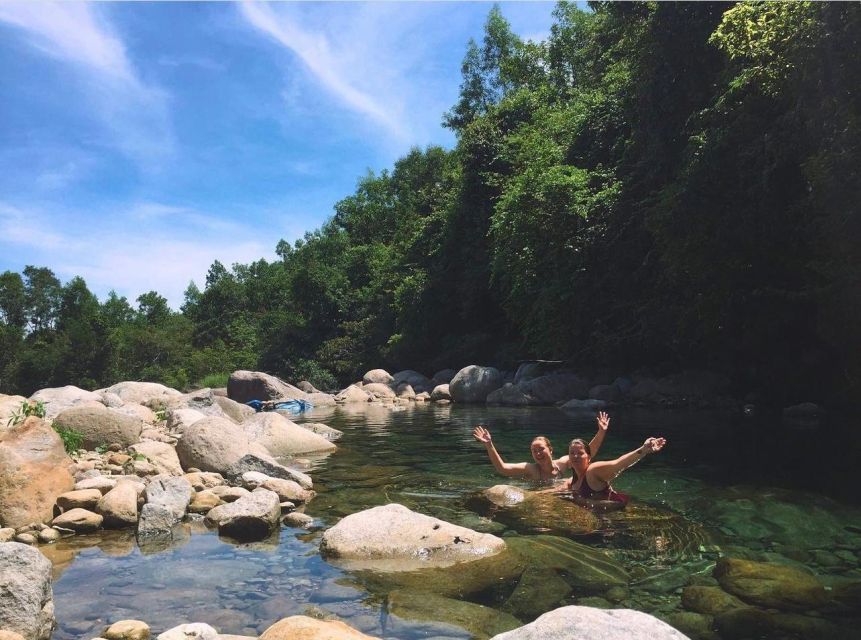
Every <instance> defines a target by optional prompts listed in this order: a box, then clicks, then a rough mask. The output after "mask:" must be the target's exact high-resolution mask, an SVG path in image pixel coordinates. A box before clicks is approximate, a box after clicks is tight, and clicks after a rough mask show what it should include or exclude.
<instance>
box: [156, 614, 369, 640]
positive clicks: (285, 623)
mask: <svg viewBox="0 0 861 640" xmlns="http://www.w3.org/2000/svg"><path fill="white" fill-rule="evenodd" d="M166 640H167V639H166ZM260 640H379V638H376V637H375V636H366V635H365V634H364V633H361V632H359V631H356V630H355V629H353V628H352V627H350V626H348V625H346V624H344V623H343V622H340V621H338V620H318V619H316V618H309V617H308V616H290V617H289V618H283V619H281V620H279V621H278V622H276V623H275V624H273V625H272V626H271V627H269V628H268V629H266V631H264V632H263V634H262V635H261V636H260Z"/></svg>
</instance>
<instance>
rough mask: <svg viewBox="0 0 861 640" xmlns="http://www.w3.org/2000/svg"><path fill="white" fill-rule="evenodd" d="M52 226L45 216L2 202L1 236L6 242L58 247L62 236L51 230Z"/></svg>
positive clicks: (34, 246)
mask: <svg viewBox="0 0 861 640" xmlns="http://www.w3.org/2000/svg"><path fill="white" fill-rule="evenodd" d="M50 228H51V227H50V225H49V223H48V220H47V218H46V217H45V216H43V215H41V214H39V213H37V212H35V211H32V210H27V211H25V210H24V209H20V208H18V207H15V206H13V205H11V204H7V203H4V202H0V238H2V239H3V243H4V244H8V245H18V246H21V247H25V248H43V247H44V248H46V249H56V248H57V247H59V246H60V244H61V242H62V237H61V236H60V235H58V234H56V233H53V232H52V231H50ZM0 246H2V245H0Z"/></svg>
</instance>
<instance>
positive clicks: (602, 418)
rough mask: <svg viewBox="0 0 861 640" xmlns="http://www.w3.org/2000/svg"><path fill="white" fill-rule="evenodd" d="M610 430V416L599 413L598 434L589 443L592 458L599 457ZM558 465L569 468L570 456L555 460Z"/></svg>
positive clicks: (566, 455)
mask: <svg viewBox="0 0 861 640" xmlns="http://www.w3.org/2000/svg"><path fill="white" fill-rule="evenodd" d="M609 428H610V416H608V415H607V414H606V413H605V412H603V411H601V412H599V413H598V432H597V433H596V434H595V437H594V438H592V442H590V443H589V450H590V451H591V452H592V454H591V456H590V457H592V458H594V457H595V456H596V455H598V450H599V449H600V448H601V445H602V444H604V436H605V435H607V429H609ZM555 462H556V465H557V466H558V467H560V468H562V469H564V468H566V467H567V466H568V454H565V455H564V456H562V457H561V458H557V459H556V460H555Z"/></svg>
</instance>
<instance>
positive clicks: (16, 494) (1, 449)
mask: <svg viewBox="0 0 861 640" xmlns="http://www.w3.org/2000/svg"><path fill="white" fill-rule="evenodd" d="M71 464H72V460H71V459H70V458H69V456H67V455H66V451H65V449H64V448H63V441H62V440H60V436H58V435H57V432H56V431H54V430H53V429H52V428H51V427H50V426H49V425H48V424H47V422H45V421H44V420H41V419H39V418H36V417H35V416H31V417H29V418H27V419H26V420H24V422H22V423H21V424H19V425H17V426H15V427H13V428H11V429H9V430H7V431H5V432H0V523H2V525H3V526H7V527H18V526H23V525H25V524H29V523H31V522H48V521H49V520H50V519H51V518H52V517H53V515H54V512H53V509H54V503H55V502H56V501H57V497H58V496H60V495H61V494H63V493H66V492H67V491H71V490H72V489H73V488H74V486H75V480H74V478H73V477H72V474H71V473H70V472H69V465H71Z"/></svg>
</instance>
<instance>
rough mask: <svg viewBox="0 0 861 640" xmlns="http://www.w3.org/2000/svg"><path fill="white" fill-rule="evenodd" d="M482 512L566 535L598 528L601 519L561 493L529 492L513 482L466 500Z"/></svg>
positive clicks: (527, 527) (516, 525)
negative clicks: (563, 496)
mask: <svg viewBox="0 0 861 640" xmlns="http://www.w3.org/2000/svg"><path fill="white" fill-rule="evenodd" d="M467 506H468V507H469V508H470V509H472V510H473V511H476V512H477V513H479V514H481V515H485V516H487V517H489V518H492V519H493V520H496V521H499V522H503V523H505V524H506V525H508V526H510V527H512V528H514V529H516V530H518V531H525V532H542V533H546V532H550V533H558V534H565V535H576V534H583V533H590V532H592V531H595V530H597V528H598V519H597V517H596V516H595V514H594V513H592V512H591V511H589V510H588V509H584V508H583V507H580V506H577V505H576V504H574V503H573V502H571V501H570V500H565V499H564V498H562V497H561V496H559V495H558V494H554V493H542V492H536V491H528V490H526V489H521V488H519V487H515V486H512V485H494V486H493V487H490V488H489V489H485V490H484V491H483V492H481V493H479V494H476V495H474V496H472V497H471V498H469V500H467Z"/></svg>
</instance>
